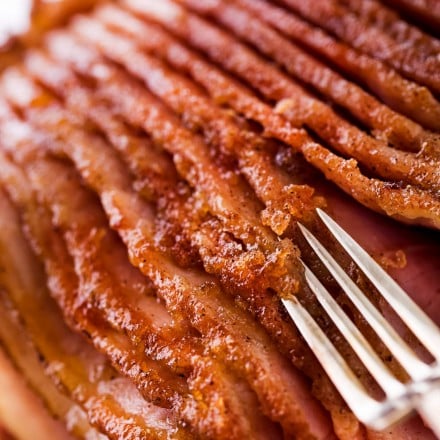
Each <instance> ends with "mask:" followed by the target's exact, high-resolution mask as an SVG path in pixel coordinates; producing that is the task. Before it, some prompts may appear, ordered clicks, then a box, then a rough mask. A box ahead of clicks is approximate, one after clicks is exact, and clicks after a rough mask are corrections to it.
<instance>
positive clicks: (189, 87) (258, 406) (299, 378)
mask: <svg viewBox="0 0 440 440" xmlns="http://www.w3.org/2000/svg"><path fill="white" fill-rule="evenodd" d="M100 3H104V4H102V5H100V6H99V7H97V8H96V9H95V10H93V11H91V12H89V13H87V14H83V15H80V16H76V17H74V18H72V20H71V21H70V22H69V23H68V24H67V25H65V26H64V27H63V28H61V29H58V30H55V31H53V32H49V33H47V34H45V35H44V38H43V39H42V43H41V44H39V45H38V47H34V48H32V49H28V50H27V51H26V52H25V53H24V54H23V56H22V57H21V58H20V61H19V62H16V63H15V64H14V65H13V66H10V68H9V69H7V70H6V71H5V72H3V73H2V74H1V75H0V206H1V208H2V209H1V211H0V225H3V226H4V227H2V228H0V229H1V230H0V245H1V247H2V250H3V249H4V250H5V252H4V253H2V255H1V259H0V263H1V269H2V270H0V282H1V289H0V293H1V295H0V311H1V313H2V315H4V316H5V319H4V320H3V322H1V323H0V340H1V342H2V344H3V345H4V346H5V349H6V352H7V354H8V356H9V357H10V358H11V359H12V360H13V361H14V363H15V364H16V365H17V367H18V369H19V370H21V371H22V373H23V376H24V378H25V379H26V381H27V382H28V383H29V384H30V385H31V386H32V387H33V388H34V389H35V391H36V393H37V394H38V395H39V396H40V397H41V399H42V400H43V401H44V402H45V403H46V405H47V406H48V408H49V410H50V411H51V413H52V414H53V415H54V416H56V417H58V418H59V419H60V420H62V421H63V422H64V424H65V425H66V427H67V430H68V431H69V432H70V433H71V434H73V435H75V436H77V437H80V438H95V437H96V438H111V439H133V440H135V439H228V440H229V439H231V440H233V439H243V438H252V439H261V440H264V439H300V440H311V439H322V440H330V439H337V438H340V439H345V440H353V439H355V440H357V439H359V440H360V439H365V440H366V439H371V440H373V439H374V440H376V439H377V440H382V439H396V440H397V439H408V440H410V439H416V438H417V439H423V440H425V439H426V440H428V439H434V436H433V434H432V433H431V432H430V431H429V430H428V429H427V428H426V427H425V426H424V425H423V423H422V421H421V419H420V418H419V417H417V416H414V417H412V418H410V419H407V420H405V421H402V422H400V423H399V424H397V425H395V426H393V427H391V428H389V429H388V430H387V431H386V432H382V433H378V432H374V431H372V430H370V429H368V428H367V427H365V426H363V425H362V424H361V423H360V422H359V421H358V420H357V419H356V418H355V417H354V415H353V414H352V413H351V412H350V410H349V409H348V408H347V406H346V404H345V403H344V401H343V400H342V398H341V397H340V395H339V394H338V392H337V391H336V389H335V388H334V386H333V385H332V383H331V382H330V380H329V379H328V377H327V376H326V375H325V373H324V372H323V370H322V368H321V367H320V365H319V363H318V362H317V360H316V358H315V357H314V356H313V354H312V352H311V350H310V349H309V347H308V346H307V345H306V343H305V342H304V340H303V339H302V337H301V336H300V334H299V332H298V330H297V328H296V327H295V325H294V324H293V322H292V321H291V320H290V319H289V318H288V315H287V313H286V311H285V310H284V308H283V306H282V303H281V298H283V297H288V296H289V295H297V296H298V297H300V299H301V301H302V302H303V303H304V304H305V305H306V306H307V308H308V309H309V310H310V312H311V314H312V315H313V316H314V317H315V318H316V319H317V321H318V322H319V323H320V325H321V326H322V327H323V328H324V329H325V331H326V333H327V334H328V335H329V337H330V338H331V339H332V340H333V341H334V343H335V344H336V345H337V347H338V349H339V350H340V351H341V353H343V355H344V357H345V358H347V359H348V361H349V363H350V365H351V367H352V368H353V369H354V370H355V372H356V374H357V376H358V377H359V378H360V380H361V381H362V383H363V384H364V385H365V386H366V387H367V388H368V389H369V390H370V392H371V393H372V394H373V395H375V396H378V397H380V394H378V390H377V384H376V383H375V382H374V380H373V379H372V378H371V376H370V375H369V373H368V372H367V371H366V370H365V368H364V367H363V365H362V364H361V363H360V362H359V359H358V358H357V357H356V356H355V355H354V353H353V352H352V350H351V349H350V347H349V346H348V344H347V343H346V342H345V341H344V340H343V339H342V338H341V337H340V334H339V333H338V331H337V329H336V328H335V327H334V325H333V324H332V323H331V322H330V320H329V318H328V316H327V315H326V314H325V313H324V312H323V310H322V309H321V308H320V307H318V305H317V303H316V300H315V298H314V296H313V294H312V293H311V292H310V290H309V289H308V287H307V285H306V283H305V281H304V277H303V272H302V265H301V259H302V260H304V261H306V262H307V263H308V264H309V265H311V266H313V267H314V269H315V271H316V273H317V274H318V275H319V276H320V278H321V280H322V281H323V283H324V284H325V285H326V286H327V287H328V288H329V290H330V291H331V292H332V294H333V295H334V296H335V298H336V299H337V300H338V301H339V302H340V303H341V304H343V307H344V309H345V310H346V311H347V313H349V315H350V317H351V318H352V319H353V321H354V322H355V323H356V325H357V326H358V327H359V328H360V329H361V331H362V332H363V333H364V334H365V335H366V336H367V338H368V339H369V340H370V341H372V342H373V343H374V346H375V347H376V348H377V351H378V354H379V355H380V356H381V357H382V358H383V359H385V360H386V362H387V364H388V365H389V367H390V369H391V370H392V371H393V373H394V374H395V375H396V376H397V377H399V378H402V379H404V378H405V373H404V372H403V371H402V368H401V367H400V365H399V364H398V363H397V362H396V361H395V360H394V359H393V357H392V356H390V353H389V352H388V350H387V348H386V347H384V346H383V344H382V343H381V341H380V340H379V339H378V337H377V335H375V333H374V332H372V330H371V329H370V327H369V326H368V325H367V324H366V322H365V321H364V319H363V318H362V316H360V315H359V313H358V312H357V311H356V309H355V308H354V306H353V305H352V304H351V303H350V302H349V301H348V300H347V298H346V297H345V295H344V294H343V292H341V291H340V289H339V288H338V286H337V285H336V284H335V282H334V281H333V280H332V279H331V277H329V275H328V273H327V272H326V270H325V269H323V268H322V267H321V266H320V264H319V262H318V261H317V259H316V257H315V256H314V255H313V253H312V252H311V250H310V249H309V248H308V247H307V246H306V244H305V242H304V240H303V238H302V237H301V234H300V233H299V232H298V228H297V222H301V223H303V224H306V225H307V226H308V227H309V228H311V229H312V230H313V231H314V232H315V233H316V235H318V236H319V237H320V239H321V240H322V241H323V242H324V243H325V244H326V246H327V247H328V248H329V249H330V250H332V251H333V253H334V254H335V255H336V256H337V258H338V259H339V260H340V263H341V264H342V266H343V267H344V268H345V269H346V270H347V271H348V272H349V273H350V275H351V276H352V278H353V279H354V280H355V281H356V283H358V284H359V286H360V287H361V288H362V289H363V290H364V291H365V292H366V295H367V296H368V297H369V298H370V299H371V301H373V302H374V303H375V304H376V306H377V307H378V308H379V309H380V310H381V312H382V313H383V314H384V316H385V317H386V318H387V319H388V320H389V321H390V322H392V323H393V324H394V325H395V326H396V328H397V329H398V331H399V333H400V334H401V335H402V337H403V338H404V339H406V340H407V341H408V343H409V344H410V345H411V346H412V348H413V349H414V350H415V351H416V352H417V353H418V354H419V356H420V357H421V358H422V359H425V360H426V361H427V362H428V361H429V360H430V358H429V355H428V354H427V353H426V351H425V350H424V349H423V347H422V345H421V343H420V342H419V341H417V340H416V339H415V338H414V336H413V335H412V334H411V333H410V332H409V330H408V329H407V328H406V327H405V326H404V325H403V324H402V323H401V322H400V320H399V319H398V318H397V317H396V316H395V314H394V312H393V311H392V310H391V309H390V307H389V306H388V305H387V304H386V303H384V301H383V300H382V299H381V298H380V296H379V295H378V294H377V292H376V291H375V290H374V289H372V288H371V286H370V285H369V283H368V282H367V280H366V279H365V277H364V276H363V274H362V273H360V271H359V270H358V269H357V267H356V266H355V265H354V264H353V263H352V262H351V261H350V259H349V258H348V256H347V255H346V254H345V253H344V252H343V251H342V250H341V249H340V248H339V246H338V245H337V243H335V242H334V240H333V239H332V238H331V237H330V236H329V234H328V233H326V231H325V230H324V228H323V227H322V224H321V223H320V221H319V219H318V218H317V215H316V213H315V208H317V207H320V208H323V209H325V210H327V211H328V212H329V213H330V214H331V215H332V216H333V217H334V218H335V219H336V220H337V221H338V223H340V224H341V225H342V226H343V227H344V228H345V229H346V230H347V231H349V232H350V233H351V234H352V235H353V236H354V237H355V238H356V239H357V240H358V241H359V242H360V243H361V244H362V245H363V246H364V247H365V248H366V249H367V251H368V252H369V253H370V254H371V255H372V256H373V257H374V258H375V259H376V260H377V261H378V262H379V263H380V264H381V265H383V267H384V268H385V269H386V270H387V271H388V272H389V273H390V274H391V275H392V276H393V277H394V278H395V279H396V280H397V281H398V283H399V284H400V285H401V286H402V287H403V288H404V289H405V290H407V291H408V293H409V294H410V295H411V296H412V297H413V298H414V299H415V301H416V302H417V303H418V304H419V305H420V306H421V307H422V308H423V309H424V310H425V311H426V312H427V313H428V314H429V315H430V316H431V317H432V319H433V320H434V321H435V322H436V323H437V324H439V325H440V291H439V290H438V286H440V273H439V271H438V263H439V261H440V240H439V238H440V236H439V232H438V229H440V197H439V191H440V167H439V157H440V154H439V151H440V142H439V129H440V125H439V116H440V103H439V102H438V100H437V97H438V91H439V88H438V84H437V83H438V78H437V76H438V75H437V73H438V72H437V71H438V69H436V67H437V64H438V63H437V62H438V53H439V48H440V42H439V41H438V40H436V39H435V37H434V36H432V35H431V34H428V33H427V32H425V31H422V30H421V29H420V28H418V27H416V26H415V25H413V24H409V23H408V22H407V21H406V20H405V17H406V15H405V13H403V15H400V13H401V12H402V11H408V10H410V9H411V8H413V9H414V8H416V9H417V11H418V15H419V20H420V22H423V21H429V22H430V23H432V22H435V14H434V15H433V16H432V18H431V19H430V20H427V19H426V17H425V16H426V13H424V12H423V11H424V10H425V9H426V5H424V4H421V3H420V2H412V1H411V0H399V1H397V0H396V1H393V2H391V3H392V4H393V5H395V7H396V9H391V8H390V7H386V6H383V5H382V4H381V3H380V2H378V1H376V0H367V1H365V2H361V1H357V0H332V1H331V2H324V1H318V2H307V1H296V0H283V1H281V2H276V4H275V2H269V1H267V0H211V1H209V2H203V1H201V0H161V1H160V2H158V1H154V0H120V1H117V2H100ZM425 3H426V2H425ZM411 10H412V9H411ZM429 29H430V28H428V30H429ZM404 43H405V44H406V46H405V48H406V49H405V50H406V52H404V50H403V44H404ZM391 53H392V54H393V55H392V56H391V55H390V54H391ZM436 63H437V64H436ZM327 179H328V180H327ZM362 205H363V206H362ZM373 211H376V212H373ZM387 217H388V218H387ZM415 225H417V227H416V226H415ZM422 227H428V228H427V229H422ZM42 310H44V313H41V312H40V311H42ZM6 318H7V319H6ZM14 334H16V336H14ZM52 335H57V338H54V337H53V336H52ZM422 342H423V341H422ZM21 346H23V347H24V348H26V350H24V348H23V350H21V349H18V348H19V347H21ZM27 363H29V364H31V365H34V368H32V371H31V369H27V368H26V365H27ZM42 383H47V384H48V385H47V386H42V385H41V384H42ZM57 387H58V388H57ZM58 428H59V426H58ZM58 428H57V429H58ZM63 435H68V434H67V431H66V432H64V431H63Z"/></svg>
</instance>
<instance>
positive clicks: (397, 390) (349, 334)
mask: <svg viewBox="0 0 440 440" xmlns="http://www.w3.org/2000/svg"><path fill="white" fill-rule="evenodd" d="M302 264H303V266H304V275H305V278H306V281H307V283H308V285H309V286H310V288H311V289H312V291H313V293H314V294H315V295H316V297H317V298H318V301H319V303H320V304H321V306H322V307H323V309H324V310H325V311H326V312H327V314H328V315H329V317H330V318H331V320H332V321H333V322H334V323H335V325H336V326H337V328H338V329H339V331H340V332H341V333H342V335H343V336H344V338H345V339H346V340H347V341H348V343H349V344H350V346H351V347H352V348H353V350H354V351H355V353H356V354H357V355H358V356H359V358H360V360H361V361H362V362H363V363H364V365H365V366H366V367H367V369H368V371H369V372H370V373H371V374H372V376H373V377H374V378H375V380H376V381H377V383H378V384H379V385H380V386H381V387H382V389H383V390H384V391H385V393H386V395H387V396H388V397H390V398H397V397H398V396H401V395H403V394H405V390H406V389H405V387H404V386H403V385H402V383H401V382H399V381H398V380H397V379H396V378H395V377H394V376H393V375H392V374H391V373H390V371H389V370H388V368H387V367H386V365H385V364H384V363H383V362H382V360H381V359H380V358H379V356H378V355H377V354H376V352H375V351H374V350H373V348H372V347H371V345H370V343H369V342H368V341H367V340H366V339H365V337H364V336H363V335H362V333H361V332H360V331H359V330H358V328H357V327H356V326H355V325H354V324H353V322H352V321H351V320H350V319H349V318H348V316H347V315H346V314H345V313H344V311H343V310H342V309H341V307H340V306H339V304H338V303H337V302H336V301H335V300H334V299H333V297H332V296H331V295H330V293H329V292H328V290H327V289H326V288H325V287H324V286H323V285H322V283H321V282H320V281H319V280H318V278H317V277H316V276H315V274H314V273H313V272H312V271H311V270H310V269H309V267H308V266H307V265H306V264H305V263H304V262H302Z"/></svg>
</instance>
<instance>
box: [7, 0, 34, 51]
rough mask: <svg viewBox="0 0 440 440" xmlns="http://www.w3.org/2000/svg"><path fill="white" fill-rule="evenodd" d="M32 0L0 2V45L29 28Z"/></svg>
mask: <svg viewBox="0 0 440 440" xmlns="http://www.w3.org/2000/svg"><path fill="white" fill-rule="evenodd" d="M31 6H32V0H0V45H2V44H4V43H6V42H7V40H8V38H9V37H10V36H11V35H15V34H20V33H22V32H24V31H26V29H27V28H28V26H29V17H30V11H31Z"/></svg>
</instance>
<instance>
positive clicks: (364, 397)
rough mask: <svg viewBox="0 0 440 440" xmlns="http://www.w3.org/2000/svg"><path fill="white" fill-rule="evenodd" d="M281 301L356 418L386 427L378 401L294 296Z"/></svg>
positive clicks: (369, 423)
mask: <svg viewBox="0 0 440 440" xmlns="http://www.w3.org/2000/svg"><path fill="white" fill-rule="evenodd" d="M281 301H282V303H283V304H284V307H285V308H286V310H287V312H288V313H289V315H290V317H291V318H292V319H293V321H294V322H295V324H296V326H297V327H298V329H299V331H300V332H301V334H302V335H303V337H304V339H305V340H306V342H307V344H308V345H309V347H310V348H311V350H312V351H313V353H314V354H315V356H316V357H317V358H318V360H319V362H320V363H321V365H322V366H323V368H324V370H325V372H326V373H327V374H328V376H329V377H330V379H331V381H332V382H333V384H334V385H335V386H336V388H337V389H338V391H339V392H340V394H341V396H342V397H343V399H344V400H345V402H346V403H347V405H348V406H349V408H350V409H351V410H352V411H353V413H354V414H355V415H356V417H357V418H358V419H359V420H360V421H361V422H363V423H365V424H367V425H370V426H372V424H374V427H375V428H376V429H382V428H383V427H385V426H386V424H388V423H389V420H387V422H386V423H385V422H384V421H381V420H378V419H376V416H377V414H379V413H380V412H381V405H380V404H379V402H377V401H376V400H374V399H372V398H371V397H370V396H369V395H368V394H367V393H366V391H365V389H364V387H363V385H362V384H361V382H360V381H359V379H358V378H357V377H356V375H355V374H354V373H353V371H352V370H351V368H350V367H349V365H348V364H347V362H345V360H344V359H343V357H342V356H341V355H340V354H339V352H338V351H337V350H336V348H335V346H334V345H333V343H332V342H331V341H330V340H329V339H328V337H327V336H326V335H325V334H324V332H323V331H322V330H321V328H320V327H319V325H318V324H317V323H316V322H315V321H314V319H313V318H312V316H310V314H309V313H308V312H307V310H306V309H305V308H304V307H303V306H302V305H301V303H300V302H299V301H298V299H297V298H295V297H293V298H292V299H282V300H281ZM408 411H409V410H405V412H401V413H400V414H397V415H395V419H396V420H398V419H399V418H401V417H402V416H403V415H404V414H405V413H407V412H408Z"/></svg>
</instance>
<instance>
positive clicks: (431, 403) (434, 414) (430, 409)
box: [417, 388, 440, 439]
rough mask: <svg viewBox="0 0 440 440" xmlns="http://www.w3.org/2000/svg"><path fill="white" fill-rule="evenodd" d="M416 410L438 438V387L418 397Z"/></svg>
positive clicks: (439, 413)
mask: <svg viewBox="0 0 440 440" xmlns="http://www.w3.org/2000/svg"><path fill="white" fill-rule="evenodd" d="M417 411H418V412H419V414H420V415H421V416H422V419H423V421H424V422H425V423H426V424H427V425H428V426H429V427H430V428H431V429H432V430H433V432H434V433H435V435H436V436H437V438H439V439H440V388H434V389H433V390H431V391H430V392H428V393H427V394H425V395H424V396H423V398H422V399H420V401H419V403H418V405H417Z"/></svg>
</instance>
